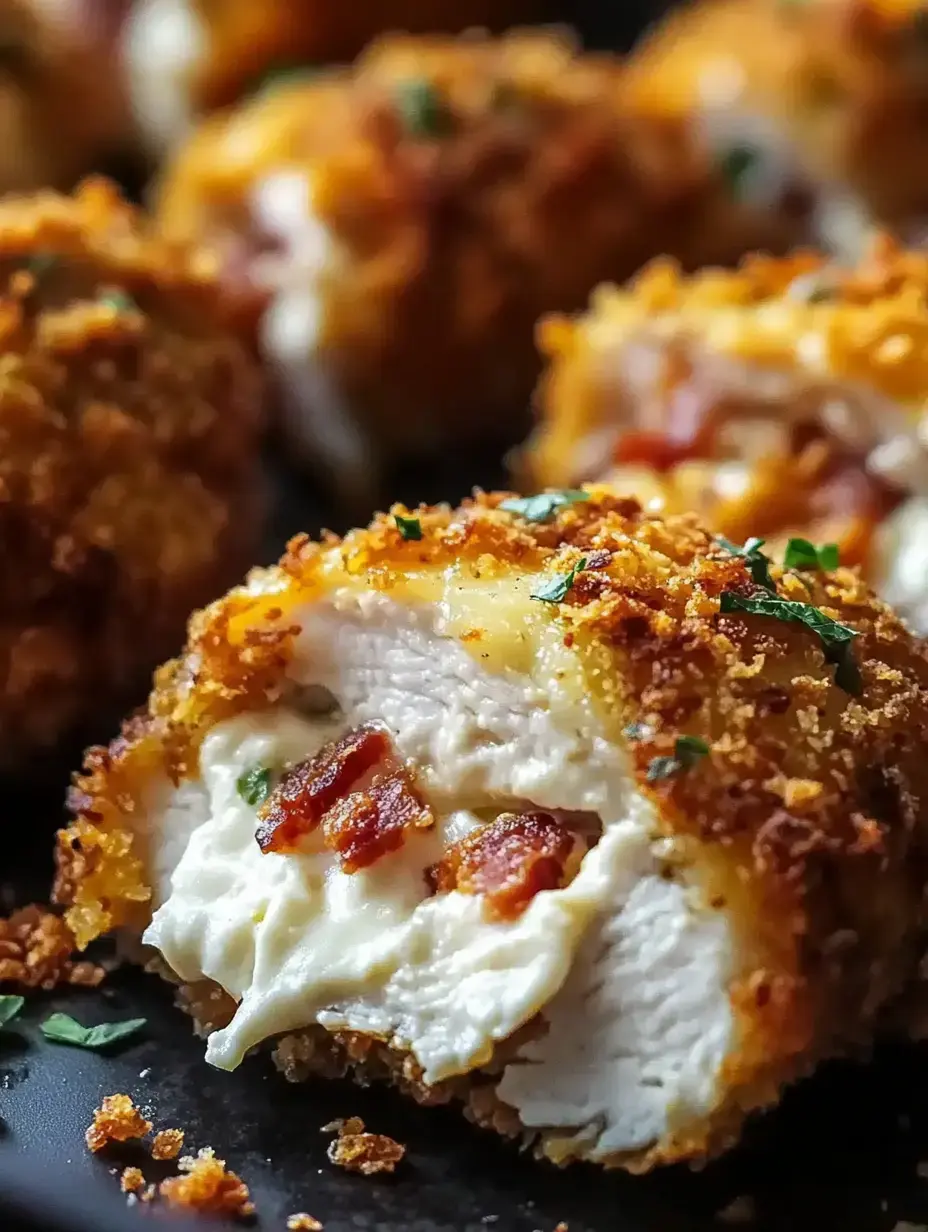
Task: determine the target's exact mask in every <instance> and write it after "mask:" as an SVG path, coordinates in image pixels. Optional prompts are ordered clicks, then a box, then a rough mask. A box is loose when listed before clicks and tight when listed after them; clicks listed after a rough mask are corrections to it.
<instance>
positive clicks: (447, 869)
mask: <svg viewBox="0 0 928 1232" xmlns="http://www.w3.org/2000/svg"><path fill="white" fill-rule="evenodd" d="M575 845H576V840H575V836H574V835H573V833H572V832H571V831H570V830H569V829H568V828H567V827H566V826H565V825H564V824H563V823H562V822H560V821H558V820H557V819H556V818H554V817H552V816H551V815H550V814H549V813H501V814H500V815H499V817H497V819H496V820H495V821H493V822H491V823H490V824H489V825H488V826H484V827H483V829H481V830H477V831H475V832H474V833H473V834H469V835H468V836H467V837H466V838H463V839H461V841H460V842H458V843H455V844H454V846H452V847H450V848H449V849H448V851H447V852H446V853H445V857H444V859H443V860H441V861H440V863H438V864H435V865H433V866H432V868H430V869H429V871H428V874H427V876H428V880H429V882H430V884H431V885H432V886H433V888H434V889H435V891H436V893H439V894H443V893H447V892H448V891H450V890H459V891H460V892H461V893H462V894H482V895H484V896H485V898H486V908H487V912H488V914H489V915H490V916H491V917H493V918H494V919H499V920H512V919H515V918H516V917H517V916H520V915H521V914H522V912H523V911H524V910H525V908H526V907H527V906H528V905H529V903H530V902H531V901H532V899H533V898H534V897H535V895H536V894H537V893H538V892H539V891H540V890H556V889H557V888H558V887H559V886H561V885H564V884H565V882H566V880H567V877H568V873H569V868H568V866H569V864H570V862H571V859H570V858H571V856H572V855H573V853H574V849H575Z"/></svg>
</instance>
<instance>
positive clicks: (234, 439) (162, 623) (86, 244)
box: [0, 181, 259, 770]
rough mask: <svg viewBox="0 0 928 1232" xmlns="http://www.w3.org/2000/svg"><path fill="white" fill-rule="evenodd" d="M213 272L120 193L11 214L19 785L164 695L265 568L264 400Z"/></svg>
mask: <svg viewBox="0 0 928 1232" xmlns="http://www.w3.org/2000/svg"><path fill="white" fill-rule="evenodd" d="M211 268H212V267H211V263H210V262H209V261H208V259H206V258H204V257H202V256H199V255H197V254H195V253H187V252H185V251H184V250H183V249H181V248H179V247H177V246H172V245H170V244H167V243H165V242H164V241H162V240H160V239H159V238H157V237H156V236H154V235H153V234H152V233H151V232H150V230H149V229H148V227H147V226H146V225H145V224H144V223H143V222H142V220H141V219H140V217H139V216H138V214H137V213H136V212H135V211H134V210H133V209H132V208H131V207H130V206H128V205H127V204H126V203H124V202H123V201H121V200H120V199H119V197H118V195H117V193H116V191H115V189H113V188H112V187H111V186H110V185H108V184H107V183H105V182H103V181H96V182H89V183H88V184H86V185H84V186H83V187H82V188H81V189H80V190H79V191H78V192H77V194H76V195H75V196H73V197H62V196H57V195H55V194H54V193H51V192H46V193H42V194H39V195H36V196H33V197H10V198H7V199H6V200H4V201H2V202H0V286H2V294H0V765H2V768H3V769H4V770H11V769H16V768H18V767H20V766H22V765H23V764H24V763H28V762H29V760H30V759H31V758H32V757H33V756H37V755H39V754H41V753H43V752H47V751H51V750H52V749H53V748H54V746H55V745H56V744H57V743H58V742H59V741H60V740H62V739H63V738H66V737H67V736H68V735H69V734H70V733H71V732H72V731H73V730H74V729H76V728H82V727H84V726H85V724H86V723H88V722H90V721H92V720H93V717H94V716H95V715H99V714H100V713H104V714H106V713H107V712H108V710H109V708H111V707H117V706H118V707H119V708H120V709H122V708H124V707H125V706H126V705H127V704H128V703H130V702H131V701H132V700H133V698H135V699H137V698H138V697H139V696H144V692H145V679H146V677H147V676H148V674H149V673H150V671H151V669H152V667H153V666H154V665H155V664H156V663H157V662H158V661H159V659H162V658H164V656H165V655H167V654H170V653H172V651H173V650H174V649H175V648H176V647H177V646H178V645H179V644H180V642H181V640H182V636H183V630H184V624H185V621H186V618H187V616H188V614H189V612H190V611H191V609H192V608H193V607H195V606H196V605H197V604H200V603H203V602H204V601H205V600H206V599H207V598H208V597H209V596H210V595H211V594H215V593H216V590H217V589H218V588H220V587H221V586H223V585H227V584H228V583H229V582H230V581H231V580H232V578H234V577H236V576H240V574H241V570H242V568H243V561H244V560H246V559H248V558H249V555H250V554H251V553H252V552H253V550H254V541H253V536H254V533H255V526H256V524H257V518H256V513H257V509H256V482H257V476H256V460H255V454H256V438H257V435H258V430H259V422H258V409H259V402H258V384H259V382H258V377H257V373H256V371H255V366H254V363H253V361H252V360H251V359H250V358H249V357H248V356H247V354H246V353H245V351H244V350H243V348H242V347H241V346H240V344H239V343H238V342H237V341H235V340H234V339H233V338H231V337H230V336H227V334H226V333H225V332H224V331H223V329H222V328H221V325H220V317H219V303H218V301H219V296H218V291H217V285H216V282H215V279H214V277H213V275H212V273H211ZM252 558H253V557H252Z"/></svg>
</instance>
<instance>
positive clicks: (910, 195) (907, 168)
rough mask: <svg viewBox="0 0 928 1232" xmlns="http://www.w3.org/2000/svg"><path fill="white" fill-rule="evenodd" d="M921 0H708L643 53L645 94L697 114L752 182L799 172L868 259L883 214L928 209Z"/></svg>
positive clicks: (833, 240)
mask: <svg viewBox="0 0 928 1232" xmlns="http://www.w3.org/2000/svg"><path fill="white" fill-rule="evenodd" d="M926 29H928V28H926V22H925V8H924V5H923V4H922V3H921V0H802V2H801V3H789V2H786V3H784V2H783V0H696V2H695V3H693V2H690V3H686V4H683V5H681V6H679V7H677V8H675V9H674V10H673V11H672V12H670V13H669V14H668V15H667V16H666V17H665V19H664V20H663V21H662V22H661V23H660V24H659V25H658V26H657V27H656V28H655V30H654V31H653V32H652V33H651V34H650V35H649V36H648V37H646V38H645V39H644V40H643V41H642V43H641V45H640V46H639V47H638V48H637V49H636V51H635V52H634V54H633V55H632V57H631V59H630V63H629V68H628V73H627V77H626V81H627V86H628V90H629V92H630V94H631V96H632V98H633V99H634V100H635V101H636V102H637V103H638V104H640V105H644V106H646V107H649V108H654V109H655V110H657V111H659V112H664V113H667V114H671V115H689V116H691V117H692V119H693V121H694V123H696V124H697V125H698V127H699V128H700V129H701V130H702V131H703V132H704V133H705V135H706V138H707V140H709V141H710V142H712V143H713V144H716V145H718V146H719V148H720V149H722V150H724V151H728V153H729V156H730V157H732V158H733V159H734V160H735V162H736V163H737V165H738V168H739V182H740V185H741V189H742V191H743V192H744V193H746V194H749V195H751V194H756V193H758V192H761V193H762V192H764V191H766V189H765V185H767V184H769V183H770V182H771V181H776V180H777V179H782V178H784V177H790V178H792V179H794V180H795V181H797V182H802V183H803V184H804V185H805V189H806V191H807V192H808V193H809V194H810V195H811V197H812V199H813V201H814V214H815V225H816V232H817V240H818V242H820V243H822V244H824V245H825V246H827V247H829V248H830V249H832V250H833V251H835V252H836V253H838V254H839V255H841V256H842V257H843V258H845V259H850V260H856V259H857V257H859V255H860V252H861V248H862V246H863V245H865V243H866V235H867V230H868V228H869V227H870V226H871V225H873V224H874V223H877V224H879V225H882V226H886V227H890V228H892V229H893V230H895V231H896V232H898V233H899V234H901V235H903V236H905V237H906V238H908V239H909V240H912V239H914V238H915V237H916V236H918V237H919V238H920V239H923V238H924V233H925V222H926V217H928V126H926V124H925V116H926V114H928V74H926V72H925V67H926V56H928V34H926Z"/></svg>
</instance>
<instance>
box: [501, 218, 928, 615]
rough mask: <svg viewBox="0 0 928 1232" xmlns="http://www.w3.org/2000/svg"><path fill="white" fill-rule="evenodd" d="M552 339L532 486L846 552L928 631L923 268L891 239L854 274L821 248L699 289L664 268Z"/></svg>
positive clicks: (926, 263)
mask: <svg viewBox="0 0 928 1232" xmlns="http://www.w3.org/2000/svg"><path fill="white" fill-rule="evenodd" d="M538 336H539V341H540V345H541V349H542V351H543V353H544V354H545V355H546V357H547V360H548V369H547V371H546V373H545V375H544V377H543V379H542V382H541V385H540V388H539V392H538V396H537V405H538V410H539V424H538V427H537V428H536V431H535V433H534V435H533V436H532V438H531V439H530V441H529V443H528V446H527V448H526V449H525V450H523V452H522V454H521V455H520V456H519V457H518V458H517V459H516V461H515V466H516V468H517V470H518V472H519V479H520V481H521V482H523V483H526V484H528V485H530V486H531V485H553V486H565V487H569V486H570V485H572V484H575V483H577V482H579V481H580V480H583V479H591V478H595V479H597V480H608V481H609V482H610V483H611V484H613V485H614V486H615V487H616V488H617V490H619V491H621V492H624V493H627V494H629V495H635V496H637V497H638V498H639V499H641V500H642V501H644V502H650V503H649V508H652V509H664V510H665V511H671V512H680V511H682V510H687V509H698V510H699V512H700V513H701V514H702V516H704V517H705V518H706V519H707V521H708V522H709V523H710V524H711V525H712V526H713V528H714V529H716V530H717V531H719V532H720V533H721V534H723V535H725V536H727V537H728V538H730V539H732V540H734V541H736V542H738V543H740V542H743V541H744V540H745V539H746V538H748V536H750V535H760V536H764V537H766V538H767V539H768V540H775V541H777V542H778V543H782V542H783V541H785V539H786V538H788V537H789V536H791V535H796V536H801V537H804V538H807V539H809V540H813V541H815V542H819V543H821V542H829V541H832V542H836V543H838V545H839V547H840V549H841V559H842V561H844V562H845V563H847V564H862V565H864V566H865V569H866V571H867V575H868V577H870V578H871V580H872V581H873V582H874V583H875V584H876V585H877V586H878V588H879V589H881V591H883V593H884V594H885V596H886V597H887V598H888V599H889V600H890V602H892V603H894V604H895V605H897V606H898V607H899V609H900V611H901V613H902V614H903V615H904V616H906V618H907V619H909V620H911V621H912V622H913V624H914V625H915V626H916V627H918V628H920V629H921V628H926V627H928V624H926V622H928V593H926V591H925V587H924V584H923V578H924V573H925V569H924V567H923V566H922V564H921V563H920V561H919V559H918V557H917V553H918V550H919V546H918V545H919V543H920V542H921V541H922V540H923V538H924V536H923V533H922V522H921V510H922V508H923V506H924V504H925V498H926V496H928V446H926V443H928V435H926V425H928V419H926V394H928V368H926V360H925V356H926V354H928V352H926V344H928V259H926V257H925V256H924V255H923V254H921V253H918V252H907V251H905V250H903V249H901V248H899V247H897V246H896V245H895V244H894V243H893V242H892V241H891V240H889V239H888V238H887V237H885V236H882V237H877V238H876V239H875V240H874V242H873V243H872V245H871V247H870V249H869V251H868V252H867V253H866V255H865V256H864V257H863V258H862V259H861V261H860V262H859V263H858V264H857V265H856V266H854V267H849V268H841V267H838V266H836V265H834V264H832V263H830V262H828V261H826V259H825V258H824V257H822V256H820V255H817V254H814V253H812V252H803V253H799V254H796V255H794V256H791V257H787V258H784V259H782V260H773V259H771V258H768V257H760V256H757V257H751V258H748V259H747V260H746V261H745V262H744V263H743V264H742V266H741V267H740V268H739V269H738V270H737V271H733V272H731V273H725V272H722V271H719V270H705V271H703V272H701V273H700V274H697V275H694V276H693V277H685V276H684V275H682V274H681V273H680V271H679V269H678V268H676V267H675V266H673V265H672V264H671V263H668V262H657V263H655V264H654V265H653V266H651V267H650V268H649V269H648V270H647V271H645V272H644V273H643V274H642V275H641V276H640V277H639V278H638V279H637V280H636V281H635V282H634V283H632V284H631V285H630V286H629V287H627V288H624V289H616V288H612V287H602V288H600V289H599V290H598V291H597V292H596V293H595V295H594V296H593V298H592V301H591V306H590V309H589V311H588V312H587V313H586V314H585V315H583V316H581V317H578V318H575V319H573V320H568V319H566V318H564V317H562V316H556V317H550V318H548V319H546V320H545V321H543V322H542V324H541V326H540V329H539V335H538ZM913 554H914V555H913Z"/></svg>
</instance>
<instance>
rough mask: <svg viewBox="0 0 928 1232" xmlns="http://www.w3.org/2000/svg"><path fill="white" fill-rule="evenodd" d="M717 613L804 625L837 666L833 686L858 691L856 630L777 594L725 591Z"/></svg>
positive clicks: (817, 610)
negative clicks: (764, 617) (743, 593)
mask: <svg viewBox="0 0 928 1232" xmlns="http://www.w3.org/2000/svg"><path fill="white" fill-rule="evenodd" d="M719 611H721V612H749V613H751V614H752V615H754V616H772V617H773V618H774V620H783V621H786V622H788V623H798V624H803V625H805V626H806V628H807V629H811V630H812V632H813V633H816V634H818V637H819V639H820V641H821V643H822V646H823V648H824V651H825V658H826V659H827V660H828V662H829V663H834V664H835V665H836V667H837V670H836V672H835V684H836V685H837V686H838V687H839V688H840V689H844V691H845V692H846V693H852V694H855V695H856V694H857V693H859V692H860V689H861V679H860V671H859V669H858V667H857V664H856V662H855V661H854V657H853V651H852V648H851V642H852V641H853V640H854V638H855V637H857V636H858V633H857V630H856V629H851V628H849V627H848V626H847V625H842V624H839V623H838V621H836V620H832V619H831V617H830V616H826V615H825V613H824V612H822V611H819V609H818V608H817V607H813V605H812V604H811V603H800V602H798V600H795V599H781V598H780V597H779V596H778V595H736V594H734V593H733V592H732V591H730V590H724V591H722V594H721V597H720V603H719Z"/></svg>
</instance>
